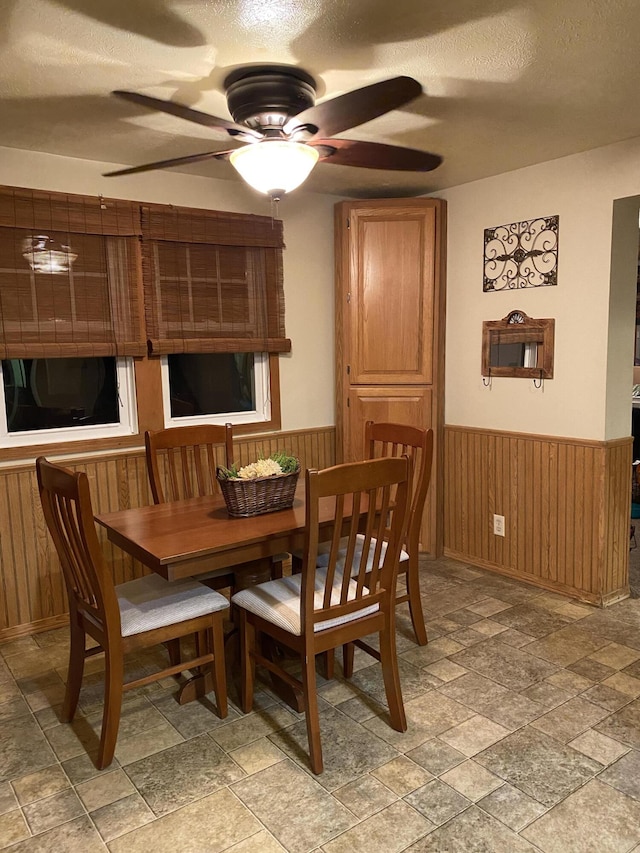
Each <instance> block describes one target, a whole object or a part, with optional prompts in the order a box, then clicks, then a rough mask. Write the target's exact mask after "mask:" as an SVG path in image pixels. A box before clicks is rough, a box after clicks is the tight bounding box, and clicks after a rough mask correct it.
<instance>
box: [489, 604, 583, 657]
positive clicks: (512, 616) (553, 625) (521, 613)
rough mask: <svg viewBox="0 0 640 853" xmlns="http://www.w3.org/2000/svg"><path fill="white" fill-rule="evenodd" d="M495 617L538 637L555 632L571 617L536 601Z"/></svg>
mask: <svg viewBox="0 0 640 853" xmlns="http://www.w3.org/2000/svg"><path fill="white" fill-rule="evenodd" d="M493 618H494V619H495V621H496V622H499V623H500V624H501V625H505V626H506V627H507V628H515V629H516V631H521V632H522V633H523V634H530V635H531V636H532V637H537V638H538V639H540V638H541V637H546V636H547V635H548V634H553V633H554V632H555V631H559V630H560V629H561V628H564V627H565V626H566V625H568V624H569V619H567V617H566V616H559V615H557V614H556V613H550V612H549V611H548V610H545V609H544V608H540V607H536V606H535V602H534V603H533V604H520V605H518V606H517V607H512V608H511V609H510V610H503V611H502V612H501V613H496V615H495V616H494V617H493ZM587 654H588V652H587Z"/></svg>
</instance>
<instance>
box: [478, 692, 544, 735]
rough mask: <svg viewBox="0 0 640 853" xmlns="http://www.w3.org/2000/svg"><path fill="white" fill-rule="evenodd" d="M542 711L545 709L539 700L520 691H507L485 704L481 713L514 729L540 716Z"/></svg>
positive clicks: (510, 729) (507, 727)
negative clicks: (529, 697)
mask: <svg viewBox="0 0 640 853" xmlns="http://www.w3.org/2000/svg"><path fill="white" fill-rule="evenodd" d="M544 711H545V709H544V708H543V707H542V705H540V703H539V702H534V701H533V700H532V699H527V697H526V696H522V695H521V694H520V693H513V692H511V691H508V692H507V694H506V696H502V697H501V698H500V699H496V700H495V701H494V702H490V703H489V704H488V705H485V706H484V708H483V709H482V714H483V716H485V717H488V718H489V719H490V720H493V721H494V723H499V724H500V725H501V726H504V727H505V729H509V731H515V730H516V729H519V728H522V726H526V725H527V723H530V722H531V721H532V720H535V719H536V718H537V717H540V716H541V715H542V714H544Z"/></svg>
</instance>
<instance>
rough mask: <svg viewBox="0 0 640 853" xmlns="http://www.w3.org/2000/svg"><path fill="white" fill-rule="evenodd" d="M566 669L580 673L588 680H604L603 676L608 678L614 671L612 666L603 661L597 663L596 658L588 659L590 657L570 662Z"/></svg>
mask: <svg viewBox="0 0 640 853" xmlns="http://www.w3.org/2000/svg"><path fill="white" fill-rule="evenodd" d="M567 669H570V670H571V672H577V673H578V675H582V676H584V678H588V679H589V680H590V681H604V680H605V678H609V677H610V676H611V675H613V674H614V673H615V672H616V670H615V669H613V667H611V666H605V665H604V664H603V663H598V661H597V660H590V658H582V660H577V661H576V662H575V663H572V664H570V665H569V666H568V667H567Z"/></svg>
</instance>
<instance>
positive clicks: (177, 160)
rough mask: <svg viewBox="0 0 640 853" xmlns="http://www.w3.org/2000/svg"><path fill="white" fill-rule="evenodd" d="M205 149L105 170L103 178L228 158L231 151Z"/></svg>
mask: <svg viewBox="0 0 640 853" xmlns="http://www.w3.org/2000/svg"><path fill="white" fill-rule="evenodd" d="M234 150H235V149H233V148H232V149H231V150H229V151H205V152H204V154H189V155H188V156H187V157H174V158H173V159H171V160H158V162H157V163H145V164H144V165H142V166H131V167H130V168H128V169H118V171H117V172H105V173H104V174H103V176H102V177H103V178H115V177H118V176H119V175H135V174H136V173H137V172H151V171H152V170H153V169H167V168H169V167H171V166H184V165H185V164H187V163H199V162H200V161H201V160H226V159H227V157H228V156H229V154H231V151H234Z"/></svg>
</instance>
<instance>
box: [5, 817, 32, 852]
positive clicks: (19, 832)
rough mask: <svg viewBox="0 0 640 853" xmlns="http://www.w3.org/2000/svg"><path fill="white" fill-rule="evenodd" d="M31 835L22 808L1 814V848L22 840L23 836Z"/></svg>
mask: <svg viewBox="0 0 640 853" xmlns="http://www.w3.org/2000/svg"><path fill="white" fill-rule="evenodd" d="M30 835H31V833H30V832H29V827H28V826H27V824H26V823H25V819H24V817H23V816H22V812H21V811H20V809H15V810H14V811H10V812H7V813H6V814H3V815H0V850H4V849H5V847H10V846H11V845H12V844H16V843H17V842H18V841H22V839H23V838H29V836H30Z"/></svg>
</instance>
